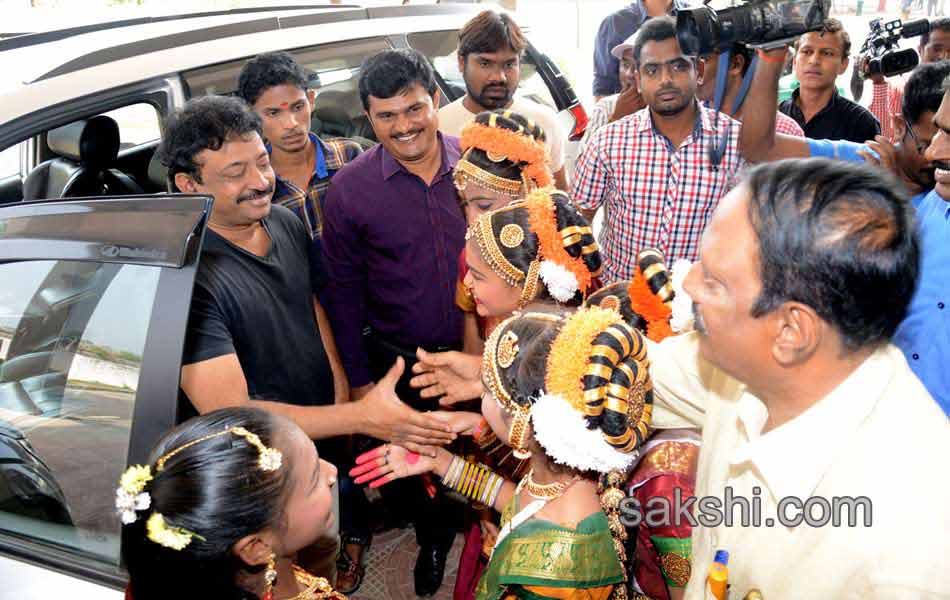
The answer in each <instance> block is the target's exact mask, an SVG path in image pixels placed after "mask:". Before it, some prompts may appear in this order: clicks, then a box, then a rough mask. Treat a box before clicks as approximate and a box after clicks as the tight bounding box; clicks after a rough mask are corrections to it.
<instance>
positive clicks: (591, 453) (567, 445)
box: [531, 392, 639, 473]
mask: <svg viewBox="0 0 950 600" xmlns="http://www.w3.org/2000/svg"><path fill="white" fill-rule="evenodd" d="M531 423H532V425H533V427H534V437H535V439H537V440H538V443H539V444H541V446H543V447H544V449H545V451H546V453H547V455H548V456H550V457H551V458H552V459H553V460H554V462H556V463H559V464H562V465H566V466H568V467H571V468H574V469H578V470H581V471H597V472H600V473H608V472H610V471H614V470H622V471H626V470H627V469H628V468H629V467H630V466H631V465H633V463H634V462H635V461H636V459H637V457H638V456H639V453H638V452H637V451H634V452H630V453H629V454H625V453H623V452H620V451H619V450H617V449H615V448H614V447H613V446H611V445H610V444H608V443H607V440H605V439H604V436H603V434H601V432H600V430H598V429H588V428H587V423H586V421H585V419H584V416H583V415H582V414H580V413H579V412H577V411H576V410H574V407H572V406H571V405H570V403H569V402H568V401H567V400H565V399H564V398H562V397H561V396H557V395H554V394H547V393H544V392H542V393H541V397H540V398H538V400H537V402H535V403H534V406H532V407H531Z"/></svg>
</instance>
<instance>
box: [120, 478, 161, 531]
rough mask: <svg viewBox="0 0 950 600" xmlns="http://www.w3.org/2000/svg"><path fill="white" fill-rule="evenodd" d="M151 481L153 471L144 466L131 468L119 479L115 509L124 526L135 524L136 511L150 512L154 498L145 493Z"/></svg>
mask: <svg viewBox="0 0 950 600" xmlns="http://www.w3.org/2000/svg"><path fill="white" fill-rule="evenodd" d="M151 480H152V469H151V468H149V467H148V466H142V465H133V466H131V467H129V468H128V469H126V471H125V473H123V474H122V477H120V478H119V487H118V488H116V490H115V507H116V509H117V510H118V512H119V517H120V518H121V519H122V523H123V524H125V525H129V524H131V523H134V522H135V520H136V518H137V516H136V514H135V513H136V511H139V510H148V508H149V506H151V505H152V497H151V496H149V494H148V492H146V491H144V490H145V486H146V485H148V482H149V481H151Z"/></svg>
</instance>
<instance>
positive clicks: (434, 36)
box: [408, 30, 557, 112]
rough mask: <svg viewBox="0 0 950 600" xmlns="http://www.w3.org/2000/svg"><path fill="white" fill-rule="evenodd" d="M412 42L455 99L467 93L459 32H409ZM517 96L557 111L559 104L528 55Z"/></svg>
mask: <svg viewBox="0 0 950 600" xmlns="http://www.w3.org/2000/svg"><path fill="white" fill-rule="evenodd" d="M408 40H409V45H410V46H412V47H413V48H415V49H416V50H418V51H419V52H422V53H423V54H425V55H426V56H427V57H428V58H429V61H430V62H431V63H432V67H433V68H434V69H435V70H436V72H438V74H439V75H441V76H442V79H443V80H444V81H445V83H446V85H448V87H449V90H450V91H451V93H452V96H453V97H452V99H453V100H454V99H456V98H460V97H462V96H463V95H464V94H465V79H464V78H463V77H462V73H461V71H459V65H458V54H457V52H456V50H458V42H459V35H458V31H454V30H453V31H428V32H425V33H410V34H409V36H408ZM518 95H519V96H522V97H525V98H530V99H532V100H534V101H535V102H539V103H541V104H546V105H548V106H549V107H551V109H553V110H554V111H555V112H556V111H557V105H556V104H555V102H554V97H553V96H551V92H550V91H549V90H548V85H547V83H546V82H545V81H544V78H543V77H541V75H540V73H538V68H537V65H536V64H534V61H533V60H532V59H531V57H530V56H528V55H527V54H525V55H524V56H523V57H522V59H521V80H520V81H519V82H518Z"/></svg>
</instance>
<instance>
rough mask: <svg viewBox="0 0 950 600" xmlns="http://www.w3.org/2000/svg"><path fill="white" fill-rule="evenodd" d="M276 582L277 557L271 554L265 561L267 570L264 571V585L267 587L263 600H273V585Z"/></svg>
mask: <svg viewBox="0 0 950 600" xmlns="http://www.w3.org/2000/svg"><path fill="white" fill-rule="evenodd" d="M276 581H277V555H276V554H273V553H271V555H270V557H269V558H268V559H267V569H265V570H264V584H265V585H266V586H267V587H266V588H265V590H264V596H263V600H274V583H275V582H276Z"/></svg>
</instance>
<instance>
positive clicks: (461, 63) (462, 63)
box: [458, 54, 466, 77]
mask: <svg viewBox="0 0 950 600" xmlns="http://www.w3.org/2000/svg"><path fill="white" fill-rule="evenodd" d="M465 58H466V57H464V56H462V55H461V54H459V55H458V59H459V73H461V74H462V76H463V77H464V76H465Z"/></svg>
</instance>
